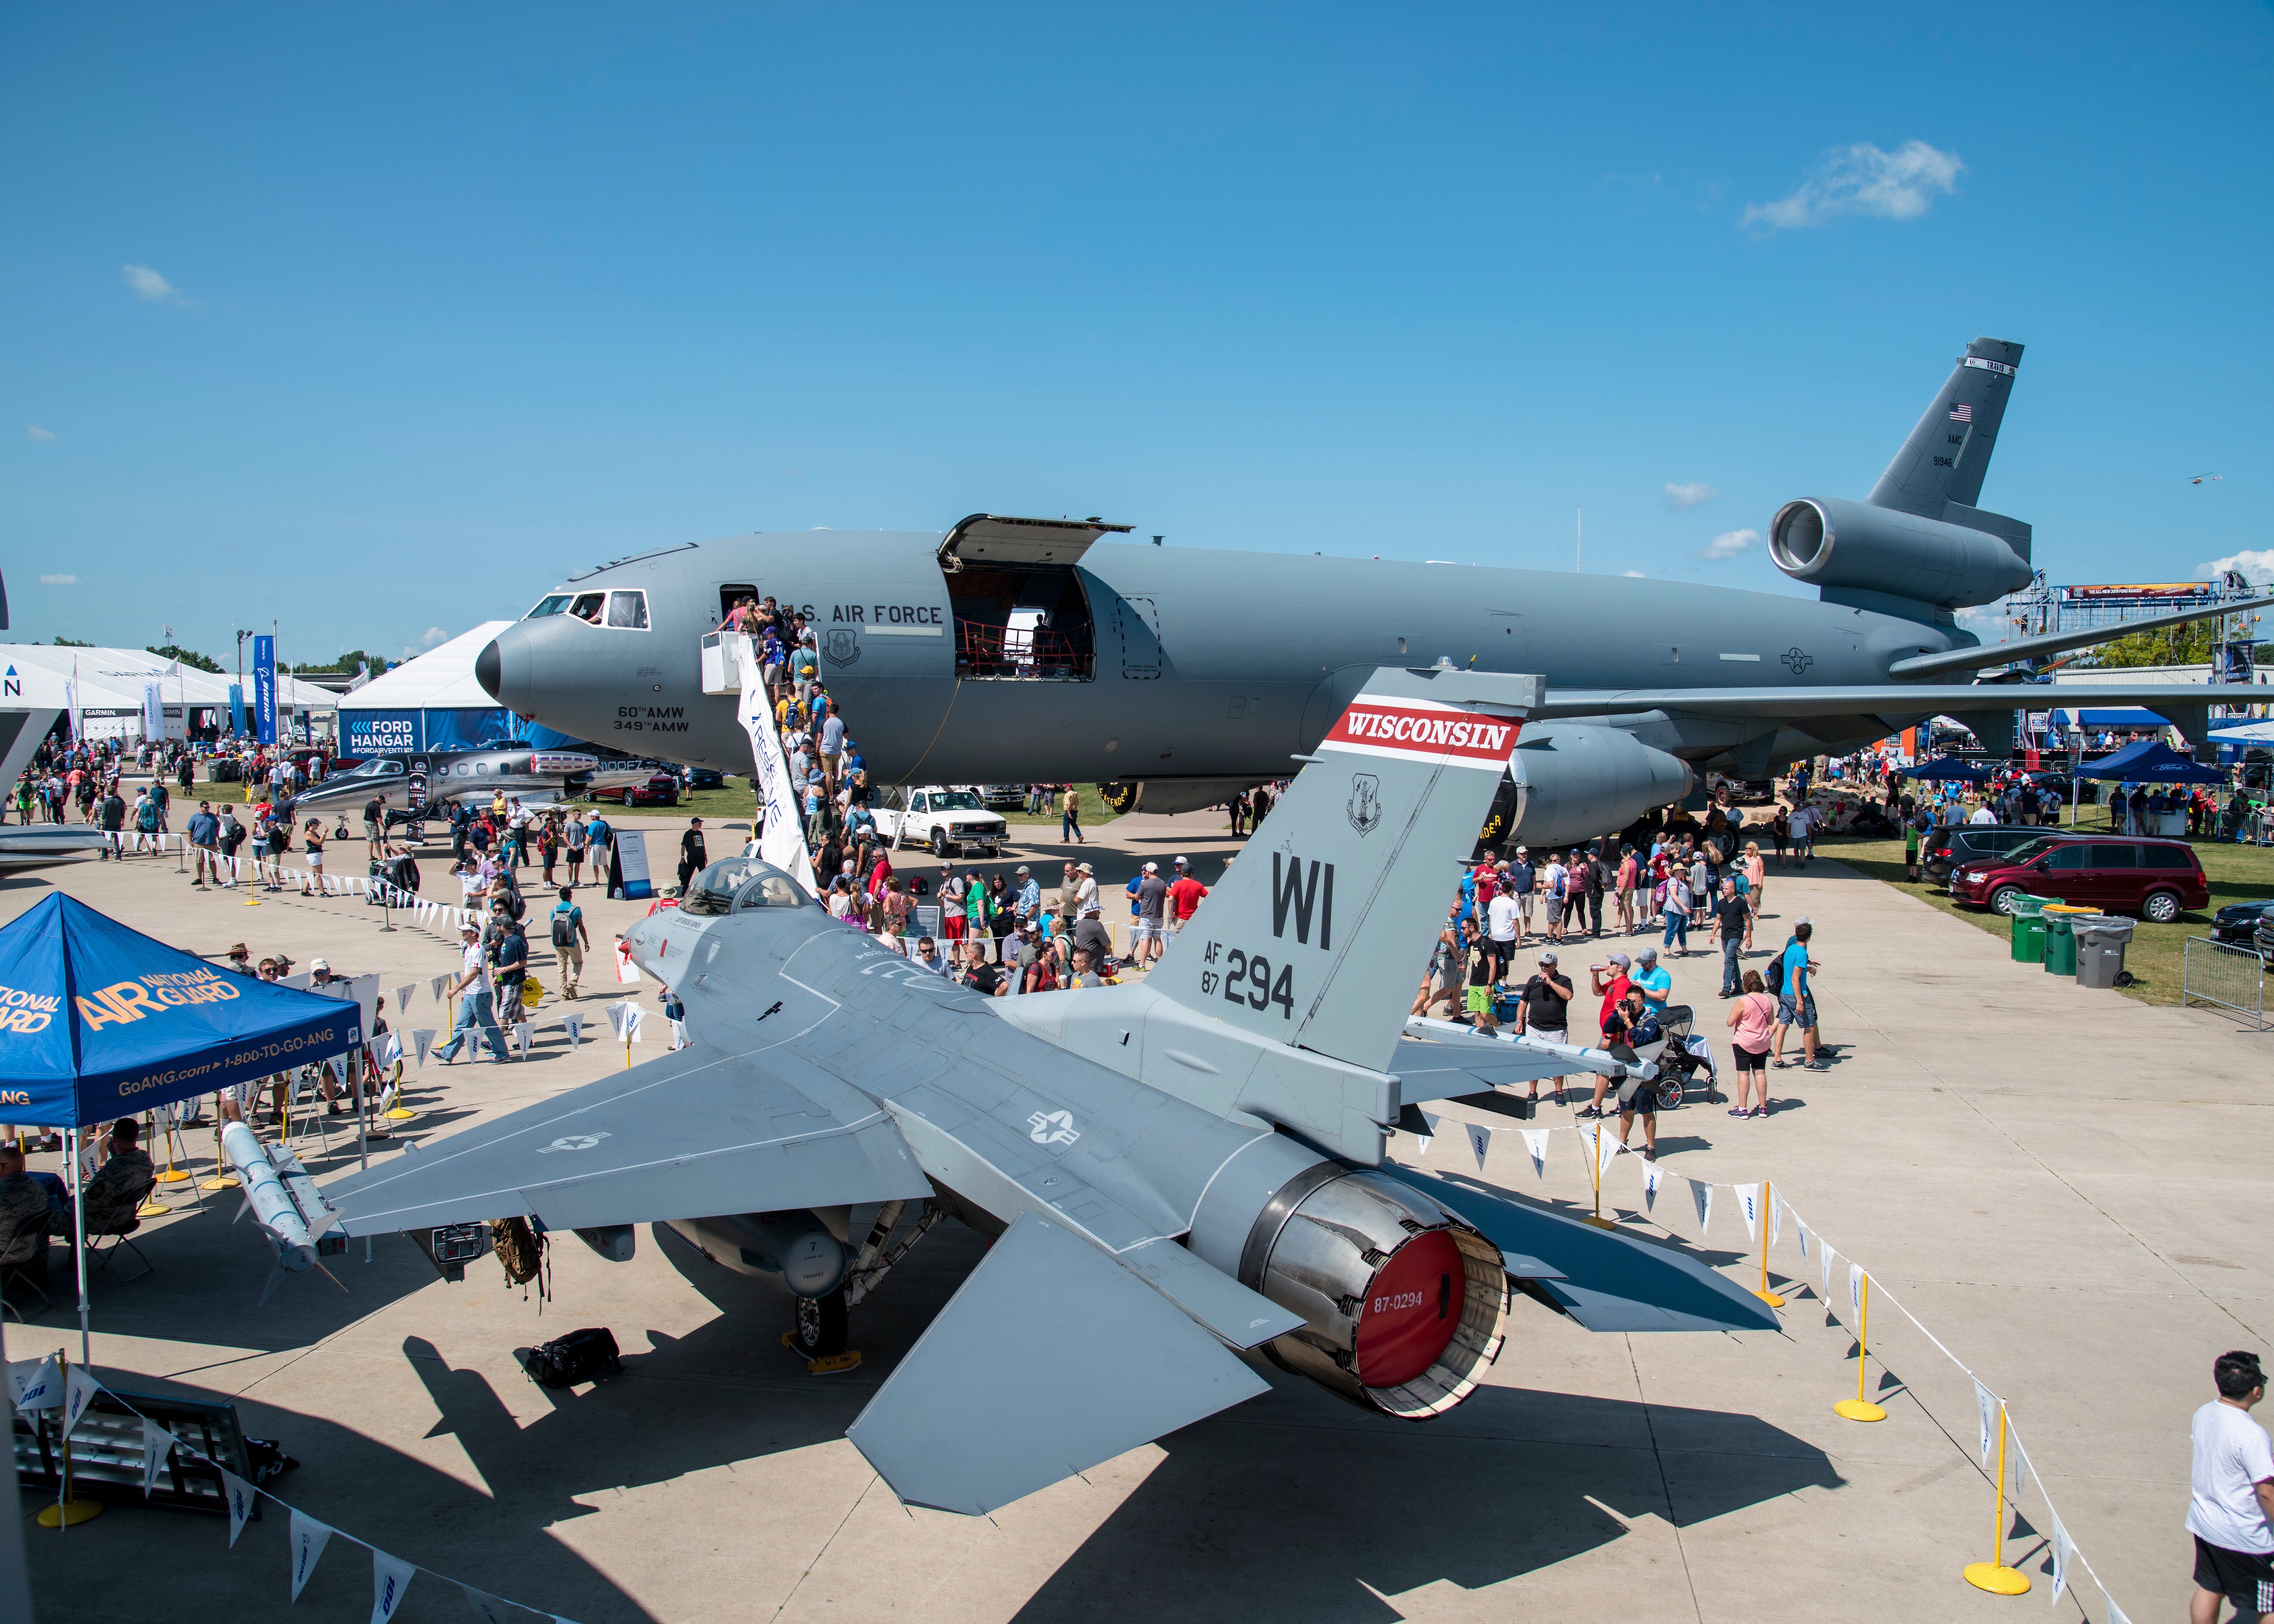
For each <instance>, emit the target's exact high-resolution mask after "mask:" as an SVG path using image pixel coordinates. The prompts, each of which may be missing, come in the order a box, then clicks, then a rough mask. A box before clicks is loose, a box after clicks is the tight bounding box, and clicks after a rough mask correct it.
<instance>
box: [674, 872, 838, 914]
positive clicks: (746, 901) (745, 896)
mask: <svg viewBox="0 0 2274 1624" xmlns="http://www.w3.org/2000/svg"><path fill="white" fill-rule="evenodd" d="M807 906H813V898H811V897H810V896H809V895H807V894H806V890H805V888H804V887H803V886H802V885H800V884H799V883H797V882H796V881H795V880H794V879H792V878H790V876H788V875H787V874H785V873H783V872H782V871H781V870H780V869H779V868H775V867H774V866H773V864H772V863H770V862H763V861H759V860H758V859H757V858H755V857H722V858H720V859H719V861H717V862H714V863H712V865H711V866H710V867H709V868H705V869H704V870H703V872H702V873H700V874H698V875H697V876H695V882H694V883H693V884H691V885H689V887H688V888H687V895H686V896H685V898H682V899H681V902H680V905H679V910H680V912H681V913H682V914H695V915H697V917H703V916H707V915H714V914H745V913H748V912H749V910H751V909H752V908H802V907H807Z"/></svg>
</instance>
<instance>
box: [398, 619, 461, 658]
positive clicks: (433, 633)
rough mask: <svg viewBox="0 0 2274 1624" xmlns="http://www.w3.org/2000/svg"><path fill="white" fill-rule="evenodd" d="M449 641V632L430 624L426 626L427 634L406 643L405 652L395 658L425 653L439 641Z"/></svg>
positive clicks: (412, 656)
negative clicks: (416, 640)
mask: <svg viewBox="0 0 2274 1624" xmlns="http://www.w3.org/2000/svg"><path fill="white" fill-rule="evenodd" d="M449 641H450V634H449V633H448V632H446V631H444V630H443V629H442V628H440V627H439V626H430V627H428V628H426V635H425V636H423V637H421V638H420V639H419V640H418V642H416V643H404V644H403V652H402V653H401V654H399V655H397V656H396V657H395V658H397V659H410V658H414V657H416V656H418V655H420V654H424V653H425V651H426V650H429V649H431V648H433V646H434V645H435V644H436V643H448V642H449Z"/></svg>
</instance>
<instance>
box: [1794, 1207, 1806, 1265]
mask: <svg viewBox="0 0 2274 1624" xmlns="http://www.w3.org/2000/svg"><path fill="white" fill-rule="evenodd" d="M1792 1237H1793V1239H1794V1240H1796V1241H1797V1242H1798V1243H1799V1244H1800V1260H1801V1261H1802V1262H1803V1263H1806V1262H1808V1261H1810V1257H1809V1251H1808V1226H1807V1225H1806V1224H1805V1223H1803V1222H1801V1217H1800V1214H1798V1213H1795V1214H1793V1215H1792Z"/></svg>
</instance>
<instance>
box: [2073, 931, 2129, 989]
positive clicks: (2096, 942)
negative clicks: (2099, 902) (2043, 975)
mask: <svg viewBox="0 0 2274 1624" xmlns="http://www.w3.org/2000/svg"><path fill="white" fill-rule="evenodd" d="M2074 930H2075V931H2076V984H2077V985H2078V986H2080V987H2119V986H2122V985H2123V984H2124V983H2125V982H2127V981H2130V980H2131V979H2132V978H2131V977H2130V976H2128V975H2127V974H2125V973H2124V950H2125V947H2126V945H2127V944H2129V943H2130V942H2131V940H2132V921H2130V920H2128V919H2116V918H2112V917H2111V916H2110V915H2108V914H2081V915H2079V916H2078V917H2077V919H2076V920H2075V921H2074Z"/></svg>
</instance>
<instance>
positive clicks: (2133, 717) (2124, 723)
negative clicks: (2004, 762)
mask: <svg viewBox="0 0 2274 1624" xmlns="http://www.w3.org/2000/svg"><path fill="white" fill-rule="evenodd" d="M2072 714H2074V719H2075V724H2076V726H2079V727H2169V726H2171V723H2170V722H2168V721H2166V720H2165V718H2162V717H2160V716H2157V714H2156V713H2155V712H2154V711H2140V710H2125V711H2075V712H2074V713H2072V712H2070V711H2054V712H2053V713H2052V716H2051V717H2050V718H2047V719H2048V720H2050V721H2051V722H2052V725H2053V726H2055V727H2067V726H2069V723H2070V719H2071V717H2072Z"/></svg>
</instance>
